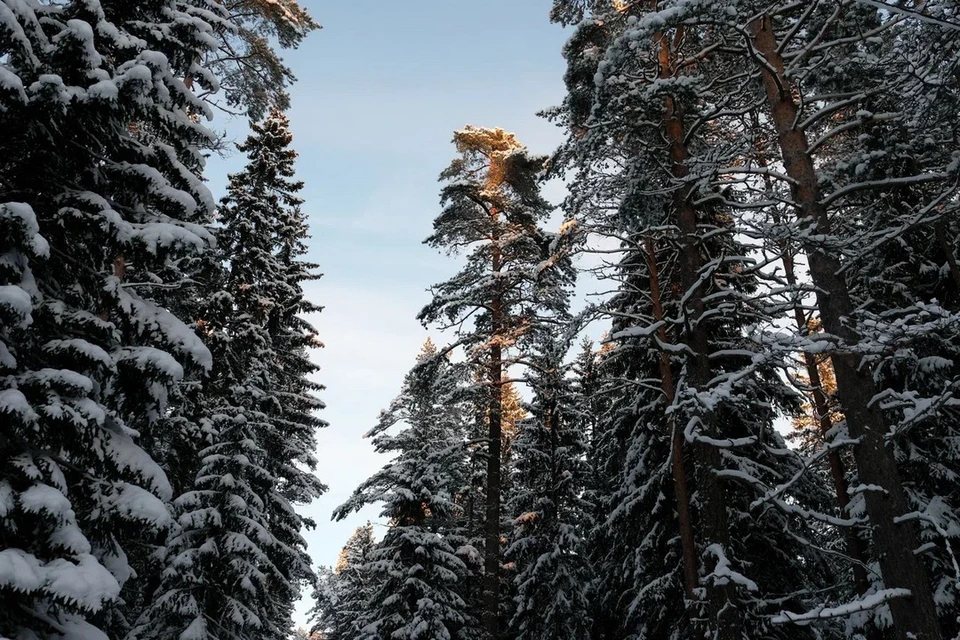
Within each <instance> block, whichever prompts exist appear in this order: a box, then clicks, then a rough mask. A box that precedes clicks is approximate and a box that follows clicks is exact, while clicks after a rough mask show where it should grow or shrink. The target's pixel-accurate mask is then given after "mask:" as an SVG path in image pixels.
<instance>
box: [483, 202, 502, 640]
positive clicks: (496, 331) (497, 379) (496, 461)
mask: <svg viewBox="0 0 960 640" xmlns="http://www.w3.org/2000/svg"><path fill="white" fill-rule="evenodd" d="M493 217H494V226H496V217H497V213H496V211H494V212H493ZM498 240H499V238H497V237H494V238H493V244H494V248H493V260H492V269H493V273H495V274H496V273H499V272H500V270H501V269H502V268H503V265H502V256H501V254H500V249H499V247H497V242H498ZM490 310H491V325H492V326H491V329H492V331H491V337H490V363H489V369H488V372H487V383H488V385H489V388H490V395H489V403H488V411H487V420H488V421H489V424H488V427H489V430H488V433H487V439H488V441H489V444H488V445H487V496H486V497H487V503H486V521H485V523H484V534H485V535H484V538H485V540H484V547H485V548H484V559H483V561H484V566H483V601H484V607H483V627H484V629H485V630H486V633H487V638H488V640H497V639H498V637H499V634H500V630H499V627H500V437H501V435H502V431H503V429H502V426H503V425H502V423H503V347H502V345H501V343H500V339H501V337H502V336H501V333H502V331H503V320H504V318H503V314H504V310H503V299H502V297H501V295H500V294H499V293H497V294H496V295H495V296H494V298H493V300H491V301H490Z"/></svg>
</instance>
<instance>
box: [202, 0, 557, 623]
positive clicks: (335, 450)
mask: <svg viewBox="0 0 960 640" xmlns="http://www.w3.org/2000/svg"><path fill="white" fill-rule="evenodd" d="M304 4H305V5H306V7H307V8H308V9H309V10H310V12H311V13H312V14H313V16H314V17H315V18H316V19H317V20H318V21H319V22H321V23H322V24H323V27H324V28H323V29H322V30H321V31H319V32H316V33H314V34H313V35H311V37H310V38H309V39H308V40H307V41H306V42H305V43H304V45H303V46H302V47H301V48H300V49H299V50H298V51H295V52H287V54H286V56H285V57H286V60H287V62H288V63H289V64H290V66H291V67H292V68H293V70H294V72H295V73H296V75H297V77H298V83H297V85H296V87H295V88H294V89H293V91H292V100H293V107H292V109H291V111H290V114H289V115H290V119H291V126H292V129H293V133H294V146H295V148H296V149H297V151H298V152H299V154H300V158H299V162H298V174H299V177H300V178H301V179H302V180H303V181H304V182H305V184H306V186H305V189H304V191H303V196H304V198H305V199H306V205H305V210H306V211H307V212H308V214H309V218H310V225H311V229H312V236H313V237H312V240H311V242H310V255H309V258H310V259H311V260H313V261H315V262H317V263H319V264H320V265H321V271H322V272H323V273H324V274H325V275H324V277H323V279H322V280H320V281H319V282H317V283H313V284H311V285H310V286H309V290H308V294H309V296H310V298H311V299H312V300H313V301H314V302H316V303H318V304H321V305H324V306H325V310H324V311H323V313H321V314H319V315H318V316H317V317H316V318H315V319H314V321H315V324H316V325H317V327H318V329H319V330H320V334H321V338H322V339H323V341H324V342H325V344H326V348H325V349H323V350H321V351H319V352H318V353H317V354H316V359H317V361H318V362H319V364H320V366H321V367H322V371H321V373H320V376H319V379H320V381H321V382H322V383H323V384H325V385H326V386H327V390H326V392H325V393H324V395H323V399H324V401H325V402H326V403H327V409H326V410H325V411H324V416H323V417H324V418H325V419H326V420H327V421H328V422H329V423H330V426H329V428H327V429H325V430H324V431H322V432H321V433H320V434H319V449H318V452H317V453H318V458H319V461H320V462H319V466H318V470H317V472H318V475H319V476H320V478H321V479H322V480H323V481H324V482H326V483H327V484H328V485H329V486H330V490H329V492H328V493H327V494H326V495H325V496H323V497H322V498H321V499H320V500H318V501H316V502H315V503H314V504H312V505H310V506H309V507H308V508H307V509H306V512H307V513H308V514H309V515H310V516H311V517H313V518H315V519H316V520H317V523H318V527H317V529H316V530H315V531H312V532H308V534H307V539H308V542H309V544H310V553H311V555H312V557H313V559H314V562H315V563H317V564H327V565H330V564H333V563H334V562H335V561H336V557H337V554H338V553H339V551H340V548H341V547H342V546H343V543H344V541H345V540H346V539H347V537H348V536H349V535H350V533H351V532H352V531H353V529H354V528H355V527H357V526H359V525H361V524H363V523H364V522H366V521H367V520H368V519H369V520H376V517H377V509H376V508H368V509H366V510H365V511H364V512H361V513H360V514H357V515H355V516H354V517H352V518H350V519H348V520H346V521H344V522H340V523H333V522H331V521H330V513H331V512H332V510H333V509H334V508H335V507H336V506H338V505H339V504H341V503H342V502H343V501H344V500H345V499H346V497H347V496H348V495H349V494H350V492H351V491H352V490H353V489H354V488H355V487H356V486H357V484H359V483H360V482H361V481H362V480H363V479H365V478H366V477H368V476H369V475H370V474H371V473H373V472H374V471H375V470H376V469H378V468H379V467H380V466H382V465H383V463H384V462H385V460H384V459H383V458H381V457H378V456H377V455H375V454H374V453H373V451H372V448H371V446H370V443H369V441H367V440H364V439H362V435H363V433H364V432H365V431H366V430H367V429H369V428H370V427H371V426H372V425H373V424H374V421H375V419H376V416H377V413H378V412H379V410H380V409H381V408H383V407H385V406H386V405H387V403H388V402H389V401H390V400H391V399H392V398H393V396H394V395H395V394H396V392H397V391H398V389H399V386H400V383H401V381H402V378H403V375H404V373H406V371H407V370H408V369H409V367H410V366H411V365H412V364H413V361H414V358H415V356H416V354H417V352H418V350H419V348H420V345H421V344H422V342H423V340H424V339H425V338H426V336H427V335H428V332H427V331H426V330H424V329H423V328H422V327H421V326H420V325H419V323H418V322H417V321H416V319H415V317H416V314H417V312H418V311H419V309H420V308H421V307H422V306H423V305H424V304H425V303H426V302H427V300H428V294H427V293H426V291H425V289H426V288H427V287H428V286H429V285H430V284H431V283H434V282H438V281H441V280H443V279H445V278H447V277H449V276H450V275H452V274H453V273H454V272H455V270H456V269H457V262H456V260H455V259H454V258H449V257H447V256H444V255H441V254H438V253H437V252H436V251H435V250H433V249H430V248H428V247H426V246H424V245H422V244H421V243H422V240H423V239H424V238H425V237H426V236H427V235H429V233H430V231H431V222H432V220H433V218H434V217H435V216H436V215H437V213H438V212H439V204H438V192H439V185H438V183H437V176H438V174H439V173H440V171H441V170H442V169H443V168H444V167H445V166H446V165H447V164H448V163H449V162H450V160H451V159H452V158H453V156H454V154H455V151H454V149H453V146H452V145H451V144H450V139H451V137H452V133H453V131H454V130H455V129H457V128H460V127H462V126H463V125H465V124H473V125H478V126H497V127H503V128H504V129H507V130H509V131H513V132H514V133H516V134H517V136H518V138H519V139H520V140H521V141H522V142H524V143H525V144H526V145H527V146H528V147H529V148H530V149H531V150H532V151H535V152H540V153H549V152H551V151H552V150H553V148H554V147H555V146H556V145H557V144H558V143H559V142H560V140H561V133H560V131H559V130H557V129H556V128H555V127H554V126H553V125H552V124H550V123H549V122H547V121H545V120H542V119H540V118H538V117H537V116H536V112H537V111H539V110H540V109H543V108H546V107H549V106H553V105H555V104H557V103H559V102H560V100H561V99H562V97H563V94H564V91H563V80H562V78H563V72H564V61H563V58H562V55H561V49H562V46H563V43H564V41H565V39H566V36H567V34H566V33H565V32H564V30H563V29H561V28H560V27H559V26H557V25H553V24H550V22H549V17H548V14H549V11H550V6H551V0H484V1H476V0H472V1H467V0H411V1H408V2H396V1H386V0H367V1H365V2H351V1H341V2H322V1H320V0H305V2H304ZM214 126H215V127H217V128H219V129H221V130H222V129H226V130H227V131H228V133H229V135H231V136H233V137H234V138H236V139H237V140H240V139H242V137H243V136H244V135H245V125H244V123H243V122H240V121H232V122H228V121H224V120H219V121H216V122H215V123H214ZM242 162H243V158H242V157H241V156H239V155H234V156H233V157H230V158H227V159H225V160H224V159H214V160H211V162H210V163H209V166H208V171H207V175H208V176H209V178H210V181H211V186H212V188H213V189H214V191H215V193H216V195H218V196H219V195H220V194H221V193H222V189H223V184H224V183H225V180H226V173H227V172H228V171H235V170H237V169H239V167H240V166H241V165H242ZM545 193H546V194H547V195H548V197H552V198H553V199H554V200H558V199H559V197H560V195H561V193H562V192H561V190H560V189H559V188H557V187H556V185H554V186H553V187H552V188H550V189H549V190H548V191H546V192H545ZM434 337H435V339H438V341H442V337H439V338H437V336H436V335H435V336H434ZM380 533H382V532H378V535H380ZM305 609H306V605H302V606H301V607H300V611H299V618H300V622H301V623H302V622H303V621H304V617H303V616H304V611H305Z"/></svg>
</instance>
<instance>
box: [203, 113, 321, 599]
mask: <svg viewBox="0 0 960 640" xmlns="http://www.w3.org/2000/svg"><path fill="white" fill-rule="evenodd" d="M251 128H252V130H253V133H252V135H251V136H250V137H249V138H248V139H247V140H246V142H245V143H244V144H242V145H239V147H238V148H239V150H240V151H242V152H244V153H246V154H247V157H248V160H249V161H248V164H247V166H246V167H245V168H244V170H243V171H241V172H239V173H237V174H233V175H231V176H230V184H229V185H228V187H227V195H226V197H225V198H224V200H223V202H222V203H221V207H220V210H219V215H220V220H221V223H222V225H223V228H222V230H221V231H220V232H219V233H218V236H217V237H218V240H219V242H220V251H221V255H222V256H223V259H224V261H225V262H227V263H229V282H230V283H231V287H230V289H228V291H232V292H233V296H234V301H235V302H234V304H235V307H234V308H235V311H240V309H241V308H243V309H245V313H250V314H253V313H254V310H255V309H257V310H259V312H260V313H262V315H261V316H260V323H261V326H262V328H263V329H265V330H266V337H265V339H266V341H267V344H268V346H269V350H270V354H269V357H268V358H267V360H266V362H265V363H264V364H265V366H266V367H267V376H268V379H269V384H270V387H269V389H268V388H263V389H261V390H262V391H264V392H267V393H266V394H265V395H262V396H260V397H259V400H258V402H259V404H260V407H261V408H262V410H263V411H264V412H265V413H267V414H268V415H269V418H270V429H269V430H265V431H264V432H262V433H261V435H260V438H261V443H262V446H263V448H264V450H265V452H266V455H267V468H268V470H269V471H270V473H271V474H273V475H274V476H275V477H276V478H277V481H278V485H277V489H276V492H275V493H274V494H273V495H272V496H271V497H270V500H269V505H268V508H269V513H270V530H271V532H272V533H273V535H274V536H276V538H277V540H278V541H279V543H280V544H281V545H282V546H283V547H284V548H285V551H284V552H283V555H284V557H283V558H277V559H275V561H276V562H277V563H278V565H280V566H283V567H285V572H289V574H290V576H291V577H293V578H294V579H295V580H297V581H300V582H308V581H310V580H311V579H312V571H311V569H310V558H309V556H307V554H306V542H305V541H304V539H303V537H302V533H301V532H302V530H303V528H304V527H312V526H314V523H313V522H312V521H310V520H308V519H305V518H303V517H302V516H301V515H299V514H298V513H297V512H296V511H295V510H294V505H298V504H307V503H309V502H311V501H312V500H314V499H315V498H316V497H318V496H319V495H320V494H321V493H323V492H324V491H325V490H326V487H325V486H324V485H323V484H322V483H321V482H320V481H319V480H318V479H317V477H316V476H315V475H314V474H313V473H312V471H313V470H314V469H315V468H316V464H317V461H316V458H315V456H314V451H315V450H316V446H317V441H316V434H317V431H318V430H319V429H321V428H323V427H325V426H326V422H325V421H324V420H323V419H321V418H320V417H319V416H318V415H317V413H318V411H319V410H321V409H323V406H324V404H323V402H322V401H321V400H320V399H319V398H318V397H317V395H316V394H317V393H318V392H320V391H322V390H323V385H321V384H319V383H317V382H316V381H315V380H314V379H313V376H314V374H316V373H317V371H318V370H319V366H318V365H317V364H315V363H314V362H313V361H311V360H310V350H311V349H316V348H319V347H322V346H323V345H322V343H321V342H320V340H319V337H318V335H317V331H316V329H315V328H314V327H313V326H312V325H311V324H310V321H309V320H308V318H307V316H308V315H310V314H316V313H318V312H319V311H320V310H321V309H322V307H320V306H318V305H316V304H314V303H313V302H311V301H309V300H307V299H306V297H305V296H304V291H303V284H304V283H305V282H309V281H312V280H317V279H318V278H320V274H319V273H317V265H316V264H314V263H312V262H308V261H306V260H304V256H305V254H306V253H307V248H306V244H305V243H306V239H307V238H308V237H309V230H308V227H307V221H306V216H305V214H304V212H303V210H302V204H303V200H302V199H301V198H300V197H299V196H298V195H297V193H298V192H299V191H300V190H301V189H302V188H303V183H302V182H301V181H298V180H295V179H294V176H295V168H294V162H295V160H296V157H297V154H296V152H295V151H294V150H293V149H292V148H291V147H290V145H291V142H292V140H293V136H292V134H291V132H290V129H289V121H288V120H287V118H286V116H285V115H284V114H283V113H281V112H279V111H273V112H272V113H271V115H270V116H269V117H268V118H267V119H266V120H265V121H264V122H263V123H262V124H259V125H258V124H254V125H252V127H251ZM241 315H242V314H241ZM234 340H235V342H236V344H237V346H238V347H239V348H242V344H243V340H242V336H236V337H235V338H234ZM237 380H242V376H238V378H237ZM290 604H291V605H292V603H290ZM288 613H289V612H288Z"/></svg>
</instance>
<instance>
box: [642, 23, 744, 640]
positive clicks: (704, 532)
mask: <svg viewBox="0 0 960 640" xmlns="http://www.w3.org/2000/svg"><path fill="white" fill-rule="evenodd" d="M655 37H656V39H657V45H658V47H659V61H660V77H661V78H672V77H673V76H674V75H675V74H676V64H675V59H676V54H675V52H674V49H673V45H672V43H671V42H670V39H669V38H668V37H667V36H666V34H657V35H656V36H655ZM675 39H676V41H677V42H679V41H680V40H682V39H683V29H682V27H681V28H678V29H677V32H676V35H675ZM664 133H665V134H666V138H667V142H668V143H669V153H670V166H671V173H672V174H673V177H674V178H675V179H677V180H678V181H682V180H683V179H684V178H685V177H686V176H687V174H688V172H689V169H688V167H687V164H686V162H687V159H688V158H689V157H690V153H689V151H688V149H687V145H686V142H685V139H684V126H683V106H682V105H681V104H679V103H678V102H677V100H676V99H675V98H674V97H673V96H667V97H666V99H665V101H664ZM673 214H674V215H675V216H676V219H675V223H676V224H677V226H678V227H679V229H680V236H681V238H680V240H681V255H680V283H681V285H682V287H683V291H684V295H685V296H686V297H687V305H686V309H684V315H685V317H686V324H687V344H688V346H689V347H690V348H691V350H692V351H693V355H692V356H690V363H689V368H688V370H689V372H690V376H689V380H690V384H691V386H693V387H694V388H697V389H699V388H702V387H703V386H705V385H706V384H707V382H709V380H710V378H711V373H710V361H709V349H710V341H709V336H708V335H707V332H706V328H705V326H704V325H702V324H701V323H700V322H699V319H700V317H701V316H702V315H703V311H704V304H703V296H702V294H701V291H700V287H702V286H703V283H701V282H700V281H699V275H700V268H701V267H702V261H701V258H700V247H699V242H698V238H699V233H698V231H699V230H698V219H697V218H698V216H697V210H696V209H695V208H694V206H693V204H692V203H691V202H690V189H689V187H686V186H681V185H678V186H677V187H676V188H675V190H674V192H673ZM701 419H702V420H703V422H704V425H705V426H709V425H708V423H709V420H710V416H707V415H704V416H701ZM714 435H717V434H714ZM694 460H695V461H696V466H697V471H698V474H697V495H698V497H699V504H700V511H699V521H700V527H699V529H700V533H701V542H702V543H703V544H704V545H710V544H719V545H720V546H721V547H723V549H724V550H727V549H729V546H730V545H729V543H730V532H729V525H728V522H727V505H726V497H725V496H724V492H723V487H722V486H721V484H720V480H719V478H718V477H717V476H716V474H715V471H716V470H717V469H719V468H720V452H719V451H718V450H717V449H716V447H712V446H710V445H706V444H703V443H697V444H696V445H694ZM714 564H715V563H714V562H712V561H711V562H709V563H708V566H706V567H705V569H706V571H707V573H709V572H710V571H712V570H713V565H714ZM706 600H707V602H706V604H707V611H706V613H707V618H708V619H707V620H706V621H705V624H706V628H704V629H703V630H702V633H703V634H704V635H708V637H711V638H712V639H714V640H733V639H734V638H736V637H737V636H738V635H739V630H738V629H737V625H736V622H737V616H736V611H735V607H734V605H733V603H732V602H731V598H730V588H729V586H714V585H709V586H707V590H706Z"/></svg>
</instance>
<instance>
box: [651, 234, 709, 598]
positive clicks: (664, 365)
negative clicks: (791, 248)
mask: <svg viewBox="0 0 960 640" xmlns="http://www.w3.org/2000/svg"><path fill="white" fill-rule="evenodd" d="M644 245H645V249H646V254H647V266H648V269H649V272H650V298H651V301H652V302H653V319H654V322H658V323H663V303H662V302H661V300H660V269H659V266H658V265H657V252H656V247H655V246H654V243H653V239H652V238H650V237H649V236H648V237H647V238H645V240H644ZM657 339H658V340H659V341H660V342H661V343H663V344H666V343H667V329H666V327H665V326H663V325H662V324H661V326H660V328H659V329H657ZM660 388H661V390H662V391H663V395H664V399H665V400H666V404H667V406H670V405H671V404H673V400H674V398H675V397H676V389H675V387H674V384H673V371H672V370H671V367H670V353H669V352H668V351H667V350H666V349H663V348H661V350H660ZM669 428H670V433H671V438H672V444H671V451H670V463H671V464H670V467H671V472H672V474H673V490H674V494H675V498H676V501H677V524H678V525H679V529H680V549H681V552H682V557H683V586H684V592H685V594H686V597H687V600H688V604H687V612H688V613H689V612H690V606H692V604H693V602H694V601H695V600H696V589H697V586H698V579H697V573H698V566H697V565H698V563H697V547H696V540H695V538H694V535H693V520H692V518H691V516H690V490H689V487H688V486H687V471H686V469H685V468H684V466H683V445H684V438H683V431H682V430H681V429H680V425H678V424H676V420H675V419H673V418H670V419H669Z"/></svg>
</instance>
